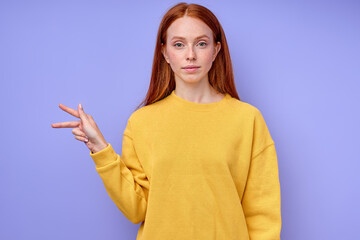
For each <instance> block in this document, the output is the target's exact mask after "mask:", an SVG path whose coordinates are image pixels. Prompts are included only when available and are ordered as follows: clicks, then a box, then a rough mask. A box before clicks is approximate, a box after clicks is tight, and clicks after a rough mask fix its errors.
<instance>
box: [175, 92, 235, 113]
mask: <svg viewBox="0 0 360 240" xmlns="http://www.w3.org/2000/svg"><path fill="white" fill-rule="evenodd" d="M229 98H231V96H230V94H228V93H225V97H224V98H222V99H221V100H220V101H217V102H212V103H195V102H191V101H188V100H185V99H183V98H181V97H179V96H177V95H176V94H175V89H174V90H173V91H172V92H171V94H170V95H169V99H170V100H171V101H173V102H174V103H176V104H177V105H178V106H180V107H183V108H186V109H189V110H194V111H212V110H215V109H218V108H219V107H221V106H223V105H224V104H225V103H226V102H227V100H228V99H229Z"/></svg>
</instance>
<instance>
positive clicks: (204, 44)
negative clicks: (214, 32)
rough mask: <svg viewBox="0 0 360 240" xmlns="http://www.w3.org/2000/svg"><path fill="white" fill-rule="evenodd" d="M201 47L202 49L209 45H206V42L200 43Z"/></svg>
mask: <svg viewBox="0 0 360 240" xmlns="http://www.w3.org/2000/svg"><path fill="white" fill-rule="evenodd" d="M199 45H200V46H201V47H205V46H206V45H207V43H206V42H200V43H199Z"/></svg>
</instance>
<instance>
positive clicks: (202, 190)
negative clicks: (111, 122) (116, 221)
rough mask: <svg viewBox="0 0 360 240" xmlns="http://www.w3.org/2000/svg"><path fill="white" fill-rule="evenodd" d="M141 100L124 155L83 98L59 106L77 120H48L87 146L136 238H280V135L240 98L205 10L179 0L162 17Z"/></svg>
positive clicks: (221, 40)
mask: <svg viewBox="0 0 360 240" xmlns="http://www.w3.org/2000/svg"><path fill="white" fill-rule="evenodd" d="M144 102H145V105H144V106H143V107H141V108H138V109H137V110H136V111H134V112H133V113H132V114H131V116H130V117H129V119H128V121H127V125H126V128H125V130H124V134H123V143H122V153H121V156H119V155H118V154H117V153H115V151H114V150H113V148H112V146H111V144H110V143H107V141H106V140H105V139H104V137H103V135H102V134H101V132H100V130H99V128H98V127H97V125H96V123H95V121H94V119H93V118H92V116H91V115H89V114H86V113H85V112H84V110H83V109H82V107H81V105H79V106H78V110H77V111H76V110H74V109H71V108H68V107H66V106H64V105H61V104H60V108H61V109H63V110H64V111H66V112H68V113H70V114H71V115H73V116H75V117H78V118H80V121H74V122H63V123H55V124H52V126H53V127H57V128H61V127H73V128H74V129H73V134H74V135H75V138H76V139H77V140H80V141H83V142H85V143H86V146H87V147H88V148H89V149H90V150H91V151H90V156H91V157H92V159H93V160H94V162H95V167H96V171H97V172H98V173H99V175H100V177H101V178H102V181H103V183H104V185H105V188H106V190H107V192H108V194H109V196H110V197H111V199H112V200H113V201H114V202H115V204H116V205H117V207H118V208H119V209H120V210H121V212H122V213H123V214H124V215H125V216H126V217H127V218H128V219H129V220H130V221H131V222H133V223H135V224H137V223H141V225H140V228H139V232H138V235H137V239H144V240H152V239H154V240H155V239H156V240H158V239H161V240H165V239H166V240H167V239H187V240H188V239H197V240H199V239H204V240H205V239H206V240H209V239H218V240H228V239H234V240H235V239H238V240H248V239H251V240H267V239H269V240H270V239H271V240H275V239H280V231H281V211H280V209H281V208H280V183H279V177H278V165H277V156H276V150H275V145H274V141H273V140H272V138H271V135H270V132H269V130H268V128H267V126H266V123H265V121H264V119H263V117H262V115H261V113H260V111H259V110H258V109H257V108H256V107H254V106H252V105H250V104H248V103H245V102H242V101H240V99H239V98H238V96H237V93H236V89H235V85H234V78H233V72H232V65H231V60H230V55H229V51H228V47H227V43H226V38H225V34H224V32H223V29H222V27H221V25H220V23H219V22H218V20H217V18H216V17H215V16H214V15H213V14H212V13H211V12H210V11H209V10H208V9H207V8H205V7H203V6H200V5H197V4H186V3H179V4H177V5H175V6H174V7H172V8H171V9H170V10H169V11H168V12H167V13H166V14H165V15H164V17H163V19H162V22H161V24H160V27H159V31H158V36H157V42H156V48H155V56H154V62H153V69H152V76H151V82H150V88H149V91H148V94H147V96H146V99H145V100H144ZM144 102H143V103H144Z"/></svg>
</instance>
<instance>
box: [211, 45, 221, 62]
mask: <svg viewBox="0 0 360 240" xmlns="http://www.w3.org/2000/svg"><path fill="white" fill-rule="evenodd" d="M214 49H215V51H214V55H213V60H212V61H215V58H216V56H217V54H218V53H219V51H220V49H221V43H220V42H217V43H216V46H215V47H214Z"/></svg>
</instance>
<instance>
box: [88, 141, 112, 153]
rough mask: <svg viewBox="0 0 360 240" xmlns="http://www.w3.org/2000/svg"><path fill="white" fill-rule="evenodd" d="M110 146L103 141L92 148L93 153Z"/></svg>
mask: <svg viewBox="0 0 360 240" xmlns="http://www.w3.org/2000/svg"><path fill="white" fill-rule="evenodd" d="M108 146H109V144H108V143H102V144H101V145H96V146H94V147H93V149H92V150H91V152H92V153H97V152H100V151H101V150H104V149H105V148H107V147H108Z"/></svg>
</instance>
